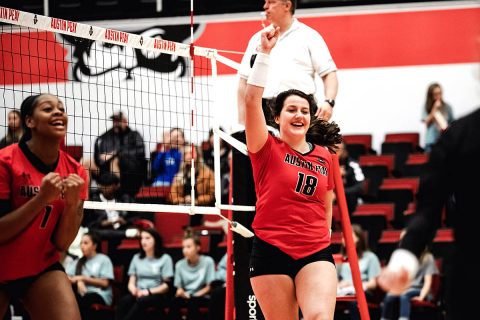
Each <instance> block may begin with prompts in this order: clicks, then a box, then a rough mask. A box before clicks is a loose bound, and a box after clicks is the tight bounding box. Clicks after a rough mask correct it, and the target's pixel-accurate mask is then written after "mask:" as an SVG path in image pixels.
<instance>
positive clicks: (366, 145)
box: [342, 134, 376, 160]
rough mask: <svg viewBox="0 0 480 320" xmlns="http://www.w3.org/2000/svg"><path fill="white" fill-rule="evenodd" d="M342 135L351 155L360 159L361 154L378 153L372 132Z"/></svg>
mask: <svg viewBox="0 0 480 320" xmlns="http://www.w3.org/2000/svg"><path fill="white" fill-rule="evenodd" d="M342 137H343V141H344V142H345V145H346V147H347V150H348V154H349V155H350V157H352V158H354V159H356V160H358V158H359V157H360V156H361V155H367V154H376V152H375V150H373V149H372V135H371V134H344V135H343V136H342Z"/></svg>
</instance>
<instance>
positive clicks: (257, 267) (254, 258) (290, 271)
mask: <svg viewBox="0 0 480 320" xmlns="http://www.w3.org/2000/svg"><path fill="white" fill-rule="evenodd" d="M316 261H328V262H331V263H332V264H333V265H335V262H334V261H333V256H332V252H331V250H330V247H327V248H325V249H322V250H320V251H318V252H315V253H313V254H311V255H309V256H306V257H304V258H300V259H298V260H295V259H293V258H292V257H290V256H289V255H288V254H286V253H285V252H283V251H282V250H280V249H278V248H277V247H275V246H272V245H271V244H269V243H267V242H265V241H263V240H261V239H260V238H258V237H255V238H254V239H253V247H252V254H251V256H250V278H253V277H256V276H261V275H267V274H286V275H288V276H289V277H290V278H292V279H293V280H295V277H296V275H297V273H298V272H299V271H300V270H301V269H302V268H303V267H305V266H306V265H307V264H309V263H312V262H316Z"/></svg>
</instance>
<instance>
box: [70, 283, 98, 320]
mask: <svg viewBox="0 0 480 320" xmlns="http://www.w3.org/2000/svg"><path fill="white" fill-rule="evenodd" d="M75 298H76V299H77V303H78V308H79V309H80V315H81V316H82V319H83V320H91V319H96V317H95V311H94V310H93V309H92V306H93V305H94V304H101V305H106V303H105V300H103V298H102V296H101V295H99V294H98V293H95V292H87V293H86V294H85V295H84V296H81V295H79V294H78V293H77V292H76V290H75Z"/></svg>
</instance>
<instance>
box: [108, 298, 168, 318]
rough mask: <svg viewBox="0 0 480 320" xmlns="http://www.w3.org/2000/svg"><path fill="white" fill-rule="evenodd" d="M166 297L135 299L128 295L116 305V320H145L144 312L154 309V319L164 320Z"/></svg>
mask: <svg viewBox="0 0 480 320" xmlns="http://www.w3.org/2000/svg"><path fill="white" fill-rule="evenodd" d="M165 302H166V297H165V295H163V294H152V295H149V296H144V297H141V298H137V297H134V296H132V295H131V294H128V295H126V296H124V297H122V298H121V299H120V300H119V301H118V304H117V312H116V315H115V319H116V320H135V319H144V318H146V311H147V309H149V308H152V309H153V308H154V309H155V310H154V311H155V313H156V316H155V319H165V314H164V311H163V309H164V307H165V306H166V303H165Z"/></svg>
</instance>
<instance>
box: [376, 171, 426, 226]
mask: <svg viewBox="0 0 480 320" xmlns="http://www.w3.org/2000/svg"><path fill="white" fill-rule="evenodd" d="M418 184H419V179H418V178H386V179H383V182H382V185H381V186H380V189H379V191H378V201H379V202H393V203H394V204H395V217H394V219H393V221H392V225H393V226H394V227H395V228H403V227H404V224H405V218H404V211H405V210H406V209H407V207H408V204H409V203H410V202H412V201H414V200H415V196H416V194H417V191H418Z"/></svg>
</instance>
